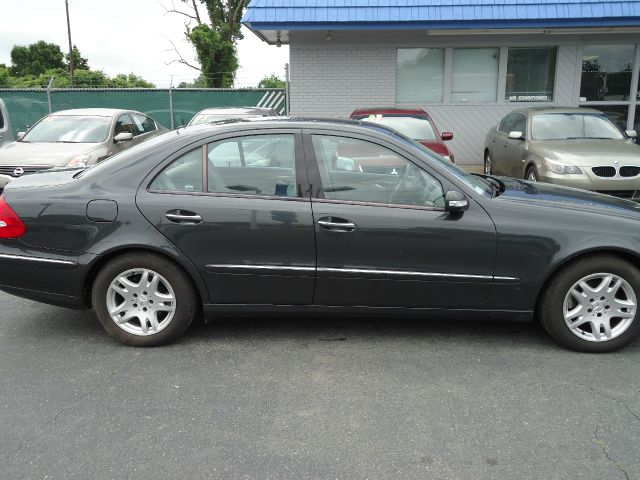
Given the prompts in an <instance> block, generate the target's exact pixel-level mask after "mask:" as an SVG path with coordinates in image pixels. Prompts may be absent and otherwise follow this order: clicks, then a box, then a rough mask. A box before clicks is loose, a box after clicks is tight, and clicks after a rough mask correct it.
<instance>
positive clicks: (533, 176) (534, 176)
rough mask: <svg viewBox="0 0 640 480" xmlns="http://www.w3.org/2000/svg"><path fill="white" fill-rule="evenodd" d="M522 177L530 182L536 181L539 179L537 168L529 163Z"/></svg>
mask: <svg viewBox="0 0 640 480" xmlns="http://www.w3.org/2000/svg"><path fill="white" fill-rule="evenodd" d="M524 178H525V179H526V180H529V181H530V182H538V181H539V180H540V177H539V176H538V169H537V168H536V167H534V166H533V165H531V166H530V167H529V168H527V173H526V174H525V177H524Z"/></svg>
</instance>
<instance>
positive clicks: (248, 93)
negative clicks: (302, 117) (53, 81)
mask: <svg viewBox="0 0 640 480" xmlns="http://www.w3.org/2000/svg"><path fill="white" fill-rule="evenodd" d="M286 97H287V96H286V93H285V91H284V90H281V89H270V88H261V89H237V90H236V89H182V88H180V89H168V88H166V89H159V88H145V89H137V88H136V89H132V88H126V89H120V88H118V89H44V88H43V89H0V99H2V100H3V101H4V103H5V105H6V106H7V110H8V113H9V118H10V120H11V126H12V128H13V130H14V133H16V132H18V131H20V130H25V129H26V128H27V127H28V126H30V125H33V124H34V123H35V122H37V121H38V120H39V119H40V118H42V117H43V116H45V115H47V114H48V113H49V112H57V111H58V110H66V109H70V108H92V107H105V108H125V109H131V110H138V111H140V112H143V113H146V114H147V115H149V116H151V117H152V118H153V119H155V120H156V121H157V122H159V123H161V124H162V125H164V126H165V127H167V128H170V127H174V128H175V127H179V126H180V125H184V124H186V123H187V122H189V120H191V117H193V115H194V114H195V113H196V112H198V111H200V110H202V109H203V108H207V107H246V106H259V107H269V108H275V109H276V110H278V112H280V114H281V115H284V114H286V112H287V105H286Z"/></svg>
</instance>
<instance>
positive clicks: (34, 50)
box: [11, 40, 65, 77]
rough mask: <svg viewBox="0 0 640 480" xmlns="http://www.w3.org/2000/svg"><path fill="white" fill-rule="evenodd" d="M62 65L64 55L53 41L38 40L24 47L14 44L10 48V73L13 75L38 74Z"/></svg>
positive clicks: (63, 64)
mask: <svg viewBox="0 0 640 480" xmlns="http://www.w3.org/2000/svg"><path fill="white" fill-rule="evenodd" d="M64 67H65V63H64V55H63V54H62V51H61V50H60V47H59V46H58V45H56V44H55V43H47V42H45V41H44V40H40V41H39V42H36V43H32V44H31V45H29V46H26V47H25V46H23V45H14V47H13V48H12V49H11V74H12V75H13V76H14V77H23V76H25V75H40V74H42V73H44V72H45V71H47V70H50V69H52V68H64Z"/></svg>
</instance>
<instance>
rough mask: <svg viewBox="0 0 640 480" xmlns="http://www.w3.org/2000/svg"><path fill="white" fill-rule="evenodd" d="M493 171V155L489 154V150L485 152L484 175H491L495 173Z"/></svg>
mask: <svg viewBox="0 0 640 480" xmlns="http://www.w3.org/2000/svg"><path fill="white" fill-rule="evenodd" d="M487 164H488V166H487ZM492 170H493V165H491V154H490V153H489V150H487V151H485V152H484V174H485V175H491V174H492V173H493V172H492Z"/></svg>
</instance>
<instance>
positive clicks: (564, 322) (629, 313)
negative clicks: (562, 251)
mask: <svg viewBox="0 0 640 480" xmlns="http://www.w3.org/2000/svg"><path fill="white" fill-rule="evenodd" d="M638 298H640V271H639V270H638V268H636V267H635V266H634V265H632V264H631V263H629V262H627V261H625V260H622V259H621V258H618V257H615V256H608V255H602V256H596V257H588V258H583V259H581V260H578V261H577V262H575V263H573V264H571V265H569V266H568V267H566V268H564V269H563V270H562V271H560V272H559V273H558V274H557V275H556V276H555V277H554V278H553V279H552V280H551V282H550V283H549V285H548V286H547V288H546V291H545V293H544V294H543V297H542V299H541V303H540V312H539V313H540V320H541V322H542V325H543V326H544V328H545V329H546V330H547V332H549V334H550V335H551V336H552V337H553V338H554V339H555V340H556V341H557V342H558V343H560V344H561V345H563V346H565V347H567V348H570V349H572V350H577V351H582V352H610V351H613V350H617V349H619V348H622V347H624V346H625V345H628V344H629V343H630V342H632V341H633V340H634V339H635V338H636V337H638V335H639V334H640V319H637V318H636V317H637V315H638Z"/></svg>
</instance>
